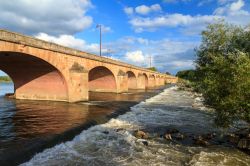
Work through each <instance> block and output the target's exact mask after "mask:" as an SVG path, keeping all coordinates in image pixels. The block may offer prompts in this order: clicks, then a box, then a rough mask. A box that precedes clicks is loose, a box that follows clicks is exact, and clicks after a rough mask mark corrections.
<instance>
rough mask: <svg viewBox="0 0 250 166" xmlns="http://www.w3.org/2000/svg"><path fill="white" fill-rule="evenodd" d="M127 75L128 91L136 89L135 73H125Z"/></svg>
mask: <svg viewBox="0 0 250 166" xmlns="http://www.w3.org/2000/svg"><path fill="white" fill-rule="evenodd" d="M127 75H128V89H137V79H136V75H135V73H133V72H132V71H128V72H127Z"/></svg>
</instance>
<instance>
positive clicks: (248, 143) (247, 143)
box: [238, 138, 250, 150]
mask: <svg viewBox="0 0 250 166" xmlns="http://www.w3.org/2000/svg"><path fill="white" fill-rule="evenodd" d="M238 148H240V149H244V150H250V139H246V138H243V139H240V141H239V142H238Z"/></svg>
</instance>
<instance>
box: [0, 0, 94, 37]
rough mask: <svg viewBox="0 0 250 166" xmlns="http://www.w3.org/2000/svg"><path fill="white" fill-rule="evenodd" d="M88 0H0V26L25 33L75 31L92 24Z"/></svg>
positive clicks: (57, 33) (56, 33)
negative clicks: (87, 13) (88, 14)
mask: <svg viewBox="0 0 250 166" xmlns="http://www.w3.org/2000/svg"><path fill="white" fill-rule="evenodd" d="M91 6H92V4H91V2H90V0H41V1H39V2H38V1H32V0H11V1H4V0H2V1H0V15H1V17H0V22H1V25H0V27H1V28H4V29H9V30H12V31H17V32H21V33H25V34H37V33H39V32H45V33H47V34H50V35H59V34H70V35H72V34H74V33H76V32H80V31H82V30H84V29H86V28H88V27H90V25H91V24H92V22H93V21H92V17H90V16H87V15H86V12H87V11H88V10H89V9H90V8H91Z"/></svg>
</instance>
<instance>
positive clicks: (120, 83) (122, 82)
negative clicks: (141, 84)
mask: <svg viewBox="0 0 250 166" xmlns="http://www.w3.org/2000/svg"><path fill="white" fill-rule="evenodd" d="M116 84H117V93H122V92H128V74H127V73H125V72H123V71H121V70H120V71H119V72H118V75H117V82H116Z"/></svg>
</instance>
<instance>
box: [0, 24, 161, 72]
mask: <svg viewBox="0 0 250 166" xmlns="http://www.w3.org/2000/svg"><path fill="white" fill-rule="evenodd" d="M0 40H2V41H8V42H13V43H18V44H22V45H27V46H31V47H35V48H41V49H45V50H50V51H55V52H59V53H64V54H68V55H71V56H79V57H83V58H86V59H91V60H96V61H101V62H105V63H110V64H115V65H119V66H124V67H128V68H133V69H137V70H141V71H145V72H148V73H154V74H159V75H165V74H162V73H159V72H155V71H152V70H148V69H145V68H141V67H137V66H134V65H130V64H127V63H124V62H120V61H117V60H114V59H111V58H107V57H100V56H98V55H95V54H91V53H87V52H83V51H80V50H76V49H73V48H69V47H65V46H61V45H58V44H55V43H52V42H47V41H44V40H40V39H37V38H34V37H30V36H26V35H22V34H19V33H15V32H10V31H7V30H3V29H0Z"/></svg>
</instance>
